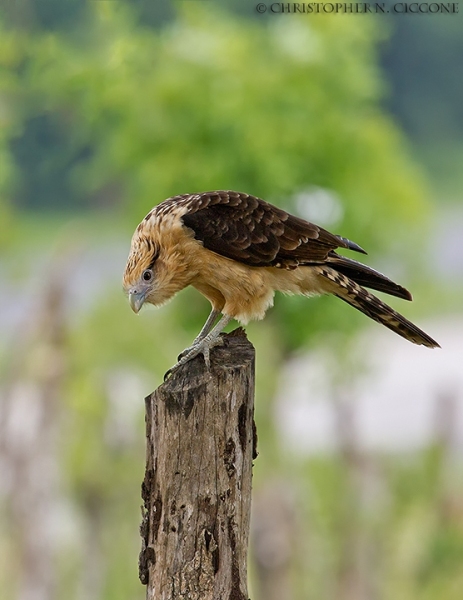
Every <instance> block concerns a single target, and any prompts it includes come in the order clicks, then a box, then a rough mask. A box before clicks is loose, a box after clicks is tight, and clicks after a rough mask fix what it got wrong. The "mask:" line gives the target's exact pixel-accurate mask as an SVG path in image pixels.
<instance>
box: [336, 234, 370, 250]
mask: <svg viewBox="0 0 463 600" xmlns="http://www.w3.org/2000/svg"><path fill="white" fill-rule="evenodd" d="M336 237H337V238H338V240H339V241H340V242H341V246H342V247H343V248H348V249H349V250H354V251H355V252H360V253H361V254H368V252H366V251H365V250H364V249H363V248H362V247H361V246H359V245H358V244H356V243H355V242H351V241H350V240H348V239H347V238H345V237H342V236H341V235H337V236H336Z"/></svg>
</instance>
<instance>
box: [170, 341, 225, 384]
mask: <svg viewBox="0 0 463 600" xmlns="http://www.w3.org/2000/svg"><path fill="white" fill-rule="evenodd" d="M222 345H223V339H222V338H221V337H220V336H217V337H213V338H210V339H208V336H206V337H205V338H203V339H202V340H199V341H198V342H196V343H194V344H193V345H192V346H190V347H189V348H186V349H185V350H184V351H183V352H182V353H181V354H180V355H179V357H178V362H177V363H176V364H175V365H174V366H173V367H171V368H170V369H169V370H168V371H167V372H166V374H165V375H164V381H166V379H168V378H169V377H170V376H171V375H172V374H173V373H175V371H177V370H178V369H179V368H180V367H182V366H183V365H185V364H186V363H187V362H189V361H190V360H191V359H192V358H195V356H198V354H202V355H203V356H204V362H205V363H206V367H207V368H208V369H210V367H211V358H210V352H211V349H212V348H215V347H216V346H222Z"/></svg>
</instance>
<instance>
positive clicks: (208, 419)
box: [139, 330, 256, 600]
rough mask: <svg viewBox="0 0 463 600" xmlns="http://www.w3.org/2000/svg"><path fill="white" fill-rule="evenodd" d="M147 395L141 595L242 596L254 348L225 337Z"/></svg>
mask: <svg viewBox="0 0 463 600" xmlns="http://www.w3.org/2000/svg"><path fill="white" fill-rule="evenodd" d="M223 339H224V345H223V346H221V347H218V348H215V349H214V350H213V351H212V352H211V370H210V371H208V370H207V368H206V367H205V364H204V360H203V358H202V357H197V358H196V359H194V360H192V361H191V362H190V363H188V364H187V365H185V367H184V368H183V369H182V370H181V371H179V372H177V373H175V374H174V375H173V376H172V377H171V378H170V379H169V380H168V381H167V382H165V383H164V384H163V385H161V386H160V387H159V388H158V389H157V390H156V391H155V392H154V393H153V394H152V395H151V396H149V397H148V398H146V437H147V460H146V472H145V479H144V481H143V485H142V497H143V501H144V510H143V521H142V524H141V528H140V531H141V536H142V551H141V553H140V563H139V567H140V581H141V582H142V583H143V584H146V585H147V594H146V598H147V600H180V599H187V598H188V600H248V592H247V549H248V538H249V519H250V510H251V478H252V461H253V459H254V458H255V457H256V432H255V425H254V419H253V414H254V348H253V347H252V345H251V344H250V343H249V342H248V340H247V338H246V335H245V333H244V332H243V331H242V330H236V331H235V332H233V333H232V334H229V335H224V336H223Z"/></svg>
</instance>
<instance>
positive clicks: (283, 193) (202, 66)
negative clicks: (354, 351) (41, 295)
mask: <svg viewBox="0 0 463 600" xmlns="http://www.w3.org/2000/svg"><path fill="white" fill-rule="evenodd" d="M138 4H139V5H140V4H141V3H138ZM57 6H62V8H60V9H59V10H58V9H57ZM26 8H27V10H26ZM142 8H143V10H145V11H146V10H147V9H146V6H143V7H142ZM153 10H154V9H153ZM146 14H148V13H146ZM149 14H150V15H151V17H150V18H147V19H145V20H144V19H140V18H139V14H138V13H137V12H136V11H134V10H133V8H132V7H131V6H130V4H129V3H123V2H88V3H84V2H78V1H77V0H75V1H73V2H69V3H66V8H64V4H63V5H57V4H56V3H54V2H51V1H48V0H47V1H45V0H43V1H42V2H40V3H38V4H37V6H33V5H32V4H30V3H28V2H24V3H23V11H18V10H15V9H14V7H13V5H8V6H6V7H2V9H1V12H0V123H1V128H0V239H1V245H0V252H1V253H2V255H3V256H4V257H5V261H6V264H10V265H13V266H10V271H11V277H12V280H13V281H14V280H15V273H17V272H18V270H19V271H20V272H21V270H22V269H25V270H26V271H28V272H29V270H30V269H31V265H30V256H31V253H36V252H38V251H40V249H45V248H46V247H50V246H51V245H53V246H54V245H55V244H56V243H57V242H56V240H58V239H59V238H64V239H68V238H70V237H71V238H73V239H75V240H77V241H78V243H79V244H80V247H81V251H82V252H85V251H86V250H87V248H93V247H97V246H98V245H100V244H104V243H107V241H108V240H109V241H111V240H113V239H117V240H123V243H125V244H126V246H127V249H128V243H129V239H130V235H131V233H132V231H133V229H134V228H135V226H136V224H137V223H138V221H139V220H141V218H142V217H143V216H144V215H145V214H146V213H147V212H148V211H149V209H150V208H151V207H152V206H153V205H155V204H157V203H158V202H159V201H161V200H163V199H164V198H166V197H168V196H170V195H172V194H177V193H185V192H194V191H200V190H206V189H218V188H221V189H238V190H243V191H247V192H250V193H253V194H256V195H258V196H261V197H263V198H265V199H266V200H268V201H270V202H273V203H276V204H278V205H280V206H283V207H285V208H288V209H290V210H293V211H298V210H299V211H300V210H301V202H303V201H304V198H306V199H310V198H311V197H312V198H313V194H314V192H315V191H317V190H320V189H323V190H327V191H328V192H329V194H330V197H332V198H335V199H337V200H336V206H337V209H338V210H337V213H336V214H335V216H334V217H333V218H332V220H331V222H330V223H329V227H330V228H331V229H334V230H335V232H339V233H341V234H342V235H345V236H347V237H349V238H350V239H353V240H356V241H357V242H358V243H360V244H361V245H362V246H363V247H365V248H366V249H368V251H369V253H370V254H371V261H372V263H374V262H375V260H376V261H379V260H380V258H381V260H391V262H392V261H393V262H395V263H399V264H400V269H399V271H398V274H399V275H401V276H402V277H403V276H404V275H405V274H406V276H407V280H408V281H411V282H413V280H414V282H415V284H416V285H421V286H422V289H426V286H427V284H426V282H424V283H423V282H421V281H420V273H422V271H421V263H420V258H419V251H420V249H421V247H422V242H421V240H422V239H423V237H424V232H426V227H427V223H428V220H429V217H430V216H431V215H432V206H431V204H430V202H429V198H428V191H427V186H426V182H425V178H424V176H423V174H422V172H421V170H420V169H419V168H418V167H417V165H416V164H415V162H414V161H413V160H412V158H411V154H410V151H409V143H408V142H407V141H406V140H405V138H404V136H403V134H402V133H401V132H400V130H399V128H398V127H397V125H396V124H395V122H394V120H393V119H392V118H391V117H390V116H389V115H388V114H387V113H386V111H385V110H384V109H383V108H382V101H383V98H384V94H385V84H384V81H383V75H382V72H381V71H380V68H379V66H378V64H379V50H378V48H379V43H380V42H382V41H384V34H383V33H382V28H381V26H380V24H379V22H377V21H375V20H374V19H370V18H368V17H365V18H361V19H357V18H352V17H350V16H346V17H343V16H336V17H334V18H331V17H326V18H323V19H316V18H307V19H300V18H291V17H289V16H288V18H284V19H279V20H276V19H275V20H263V19H261V20H257V19H249V18H244V17H242V16H236V15H235V16H232V15H231V14H229V13H227V12H224V11H221V10H218V9H217V8H216V7H213V6H211V5H210V4H209V3H193V2H191V3H190V2H184V3H178V4H177V5H169V8H168V9H167V8H166V10H165V12H163V11H161V10H160V9H159V13H156V14H154V13H149ZM25 15H27V16H28V18H25ZM150 19H151V21H150ZM153 25H155V26H153ZM311 194H312V196H311ZM298 198H302V200H299V201H298ZM308 201H309V200H307V202H308ZM310 206H311V205H310V204H308V208H307V210H308V211H310ZM37 211H40V213H41V216H40V218H39V216H38V213H37ZM304 216H307V217H308V216H309V215H308V214H307V215H304ZM320 224H322V225H324V223H320ZM412 248H414V249H415V250H416V253H415V254H412ZM385 257H386V258H385ZM123 267H124V264H123V262H121V263H120V265H119V266H118V268H117V269H115V270H114V272H116V271H117V272H122V270H123ZM108 273H109V276H108V275H107V274H106V270H105V267H104V266H103V267H102V272H101V273H100V275H101V280H102V281H104V282H105V289H104V293H102V294H101V295H100V297H98V298H96V299H95V301H94V303H93V304H92V306H91V308H90V309H87V310H86V311H84V312H83V313H82V314H79V315H78V316H76V317H75V318H72V319H70V322H69V324H68V336H67V341H66V344H65V347H64V350H63V352H65V354H66V360H67V361H68V370H67V374H66V377H65V380H64V382H63V384H62V401H63V406H62V408H61V410H62V411H63V412H64V419H63V422H62V426H61V433H60V441H59V448H60V451H61V452H62V457H61V464H62V470H63V480H64V481H63V486H64V488H65V492H64V493H65V495H66V497H67V498H68V499H69V502H70V503H71V504H72V506H73V507H74V510H75V511H76V512H77V513H78V514H79V515H80V517H81V519H82V522H83V523H85V527H87V528H92V527H95V528H96V531H97V543H98V547H99V549H100V552H101V554H102V555H103V556H104V557H105V560H104V564H105V571H104V576H103V580H104V581H103V585H102V586H101V593H100V596H99V597H101V598H102V599H103V598H108V599H111V600H114V599H115V598H129V597H133V598H138V597H140V598H141V597H142V594H143V590H142V589H141V586H140V585H139V583H138V581H137V578H136V571H135V569H136V557H137V552H138V536H137V528H138V520H139V514H138V505H139V483H140V481H141V479H142V470H143V456H144V453H143V422H142V418H143V417H142V410H143V407H142V405H141V404H140V407H139V408H140V410H139V411H138V413H137V414H136V415H135V417H134V419H133V428H134V431H135V432H136V433H135V434H134V435H133V436H131V435H129V436H128V438H127V439H126V438H124V439H123V441H122V442H121V441H120V440H119V441H118V440H114V439H113V440H112V439H111V438H110V437H108V435H107V433H105V432H107V429H108V427H109V425H108V423H111V410H112V409H111V404H110V401H109V399H108V386H110V385H111V381H112V380H113V379H114V377H116V376H117V375H118V374H119V375H120V374H121V373H122V374H124V373H125V374H129V376H134V377H139V378H140V379H141V381H142V382H143V385H144V386H146V387H144V388H143V390H144V391H143V393H145V394H147V393H149V392H150V391H151V390H152V389H153V388H154V387H155V386H156V385H157V384H158V383H159V382H160V381H161V377H162V373H163V372H164V371H165V370H166V369H167V368H168V367H169V366H170V364H171V363H172V361H173V358H174V357H175V356H176V354H177V353H178V351H179V350H180V349H181V348H183V347H185V346H186V345H187V344H188V342H189V341H191V338H192V337H193V336H194V334H195V333H196V332H197V330H198V328H199V327H200V325H201V322H202V321H203V320H204V318H205V315H206V313H207V306H206V304H205V302H204V301H203V300H202V299H201V298H199V297H198V296H197V295H196V294H195V293H190V292H189V291H186V292H184V293H183V294H182V295H181V296H180V297H179V298H177V299H176V300H175V301H174V302H173V303H172V304H170V305H169V306H168V307H166V308H164V309H162V311H159V312H152V313H151V312H150V313H147V314H146V315H142V317H141V318H139V319H135V318H133V316H132V315H131V314H130V313H129V310H128V308H127V306H126V302H125V299H124V297H123V296H122V294H121V293H120V283H119V279H118V278H117V279H116V277H113V275H112V273H113V270H112V269H109V268H108ZM69 275H70V277H72V271H71V270H70V273H69ZM16 277H17V275H16ZM276 302H277V309H278V310H275V311H273V312H271V313H270V314H269V315H268V317H267V319H266V321H265V322H263V323H260V324H258V326H254V325H251V326H250V328H249V332H250V336H251V339H252V340H253V342H254V343H255V345H256V348H257V353H258V357H259V358H258V398H257V419H258V428H259V432H260V452H261V456H260V457H259V460H258V462H257V464H256V474H255V481H256V486H257V487H259V485H260V484H261V483H262V482H263V481H264V479H265V478H266V477H268V476H270V474H273V475H274V474H275V473H281V472H286V473H288V476H289V477H290V478H291V477H292V478H293V479H292V480H293V481H297V482H299V484H298V485H299V487H300V489H299V492H300V500H299V501H298V502H299V504H301V509H300V510H301V514H302V515H303V517H304V526H303V527H302V528H301V531H302V534H303V536H304V535H306V536H307V537H306V538H303V540H302V542H301V543H302V545H304V544H305V543H307V544H308V546H309V547H310V553H309V555H311V556H314V555H317V554H319V553H324V554H325V555H326V556H328V557H329V559H326V561H325V562H323V561H322V562H317V561H316V560H315V561H313V562H310V560H307V561H306V560H302V559H301V560H300V561H299V563H298V564H296V565H295V567H294V582H295V584H294V590H295V591H294V598H317V600H319V599H321V598H327V599H328V598H334V597H336V598H341V597H344V596H342V594H340V593H339V591H338V592H336V589H335V587H333V586H334V585H335V584H334V582H335V580H336V578H337V577H338V575H339V573H341V574H342V571H343V569H344V568H345V564H344V563H343V560H345V556H346V552H347V554H348V553H349V550H348V549H347V550H346V544H348V542H349V540H350V539H351V537H352V535H353V534H352V531H354V532H357V531H360V532H361V535H364V536H366V537H367V538H368V540H369V541H370V543H371V544H373V545H375V547H376V548H377V551H378V556H379V559H378V561H377V565H376V571H375V578H376V579H375V581H376V584H375V585H376V587H377V590H378V592H377V595H376V596H375V597H378V598H389V597H391V598H394V599H396V598H403V599H404V600H405V599H407V600H408V599H412V598H420V600H421V599H422V598H429V599H430V600H431V599H433V598H445V599H449V600H450V599H452V598H457V597H459V590H461V585H460V584H461V575H460V574H459V572H460V571H461V569H459V568H458V566H459V564H458V558H460V559H461V557H462V556H463V534H462V522H463V521H462V520H461V515H460V514H458V515H457V516H456V517H454V516H453V517H449V519H450V521H446V522H445V523H444V524H443V525H442V523H440V522H437V521H436V520H435V516H434V513H433V511H434V510H435V507H436V502H437V503H438V502H440V499H437V500H436V498H435V496H434V492H433V490H434V489H435V485H438V484H436V482H435V479H436V476H435V475H434V474H433V473H434V471H433V470H432V469H433V465H434V464H435V461H436V460H437V459H436V458H435V457H436V454H437V455H439V449H437V450H436V449H434V448H433V449H431V450H430V451H429V453H426V454H424V455H423V456H418V457H415V458H414V459H412V460H411V462H409V463H407V464H405V465H404V464H402V463H401V462H400V461H396V462H394V461H393V460H390V459H388V460H386V459H385V464H384V465H383V471H384V481H385V484H384V485H386V487H388V494H389V498H390V501H389V503H388V504H387V506H386V507H385V508H383V509H381V510H378V513H377V514H375V515H373V516H371V515H369V514H368V511H362V508H361V507H359V506H358V497H357V495H356V490H355V486H354V485H353V481H352V478H353V477H355V475H353V474H352V472H351V470H349V469H350V464H349V461H348V459H347V458H346V457H343V456H342V455H340V456H336V457H334V458H333V457H324V458H317V459H311V460H307V459H306V458H304V457H301V458H300V459H299V460H297V461H295V460H294V457H291V458H289V457H288V456H287V455H286V454H285V452H283V451H282V449H281V448H279V445H278V443H277V442H276V433H275V428H274V423H273V412H272V406H273V405H272V397H273V395H274V390H275V384H276V380H277V377H278V373H279V372H280V370H281V368H282V365H283V364H284V361H285V360H286V359H287V358H288V357H289V356H290V355H291V354H292V353H294V352H297V351H298V350H299V349H301V348H303V347H305V348H307V347H310V346H311V345H312V346H315V347H316V346H317V345H318V344H320V341H321V338H322V336H323V338H327V339H328V340H329V342H330V344H332V352H333V353H338V355H339V367H338V368H339V373H338V374H337V376H338V377H341V378H342V377H343V373H344V372H345V370H346V369H349V368H350V366H349V364H348V363H349V359H346V358H345V357H346V355H347V354H349V352H348V349H349V348H353V347H354V346H355V343H356V340H357V337H356V335H357V332H358V330H359V328H360V327H362V326H364V325H367V323H366V319H362V317H361V316H359V315H356V314H351V313H350V312H349V318H346V314H347V313H346V310H348V309H346V307H345V306H340V304H341V303H339V302H336V301H332V302H331V301H330V299H327V298H324V299H321V300H319V299H313V300H311V301H310V303H309V302H308V301H307V300H306V299H300V298H292V299H285V298H278V299H277V301H276ZM407 308H408V307H407ZM425 309H432V307H431V306H429V307H425V306H424V304H422V308H421V311H422V312H424V310H425ZM413 310H414V309H413V308H410V310H409V312H408V313H407V314H413ZM417 310H418V309H417ZM415 314H416V313H415ZM22 351H23V352H24V353H25V354H27V351H26V350H25V349H23V350H22ZM31 352H32V351H31ZM3 362H4V365H5V367H4V368H5V372H7V369H8V365H9V362H8V357H7V355H6V353H5V358H4V361H3ZM137 401H138V402H141V396H140V398H138V399H137V398H134V402H137ZM129 433H130V432H129ZM124 440H125V441H124ZM290 465H291V466H290ZM437 471H438V472H439V473H440V471H439V469H437ZM437 478H438V477H437ZM439 481H440V480H439ZM410 482H413V483H412V484H411V483H410ZM421 482H422V483H423V485H420V483H421ZM415 484H416V485H415ZM441 484H442V486H443V489H445V486H446V485H447V483H446V481H444V483H442V481H440V483H439V485H441ZM308 488H310V491H309V496H310V498H311V501H310V502H309V503H304V502H303V498H304V497H306V494H307V489H308ZM95 523H97V525H95ZM423 528H425V530H426V537H425V541H424V542H423V545H424V546H425V548H424V549H423V548H421V549H420V550H419V551H418V550H417V549H416V547H415V546H413V545H412V547H411V548H406V547H404V545H406V543H407V539H404V531H406V532H407V531H408V532H409V534H410V536H412V537H413V538H416V537H418V536H419V535H420V532H421V531H422V530H423ZM8 535H12V534H11V532H10V533H8V532H7V533H6V534H5V535H4V538H5V539H7V536H8ZM13 535H14V534H13ZM5 536H6V537H5ZM307 540H308V541H307ZM5 543H6V542H5ZM70 547H71V550H70V551H69V552H68V553H63V555H62V557H61V559H60V561H58V566H59V573H60V578H61V579H62V583H61V587H60V589H59V591H58V592H57V597H62V595H63V593H64V592H63V590H64V589H65V590H66V592H65V593H66V597H67V598H74V597H76V598H77V597H78V590H79V580H80V578H81V576H82V575H81V572H82V569H83V568H84V567H83V565H84V564H85V560H84V558H83V557H82V556H78V553H74V554H73V551H72V544H70ZM74 552H75V551H74ZM397 552H399V554H400V552H402V554H400V556H403V557H404V559H403V561H399V560H398V559H396V558H395V555H396V554H397ZM5 554H6V553H5ZM76 554H77V555H76ZM14 560H15V554H14V552H13V553H12V554H11V556H10V557H9V559H8V564H13V563H14ZM13 575H17V573H16V570H15V569H12V571H11V573H10V572H8V569H6V570H4V571H3V572H2V571H0V584H1V586H2V587H3V588H4V589H6V590H9V594H10V595H9V596H8V597H11V594H12V593H13V590H14V589H15V585H16V584H15V580H14V577H13ZM339 577H340V581H342V577H341V576H339ZM345 597H346V598H347V596H345Z"/></svg>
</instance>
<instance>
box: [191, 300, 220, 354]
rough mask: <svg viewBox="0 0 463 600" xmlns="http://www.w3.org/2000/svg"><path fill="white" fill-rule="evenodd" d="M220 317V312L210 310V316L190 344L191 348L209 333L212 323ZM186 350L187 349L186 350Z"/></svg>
mask: <svg viewBox="0 0 463 600" xmlns="http://www.w3.org/2000/svg"><path fill="white" fill-rule="evenodd" d="M219 315H220V311H219V310H215V308H213V309H212V310H211V314H210V315H209V316H208V317H207V321H206V322H205V323H204V325H203V328H202V329H201V331H200V332H199V333H198V335H197V336H196V337H195V339H194V341H193V343H192V344H191V345H192V346H194V345H195V344H197V343H198V342H199V341H200V340H202V339H203V338H204V337H206V335H207V334H208V333H209V332H210V331H211V329H212V327H213V325H214V323H215V322H216V320H217V317H218V316H219ZM187 350H188V348H187ZM184 352H185V351H183V352H182V354H184Z"/></svg>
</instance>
